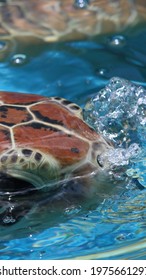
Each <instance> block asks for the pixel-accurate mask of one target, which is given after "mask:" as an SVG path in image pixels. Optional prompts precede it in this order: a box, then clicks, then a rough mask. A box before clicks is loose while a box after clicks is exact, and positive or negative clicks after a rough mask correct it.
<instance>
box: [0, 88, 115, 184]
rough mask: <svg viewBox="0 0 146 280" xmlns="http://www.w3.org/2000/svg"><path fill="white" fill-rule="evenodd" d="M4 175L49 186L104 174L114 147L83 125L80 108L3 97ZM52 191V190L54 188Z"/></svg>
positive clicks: (0, 152) (0, 155)
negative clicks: (105, 158)
mask: <svg viewBox="0 0 146 280" xmlns="http://www.w3.org/2000/svg"><path fill="white" fill-rule="evenodd" d="M0 143H1V144H0V172H1V173H2V174H8V175H11V176H13V177H16V178H20V179H23V180H25V181H28V182H30V183H32V184H33V185H34V186H36V187H38V188H39V187H41V186H43V185H45V184H47V185H49V184H50V182H51V183H52V182H53V181H54V180H56V179H57V180H58V179H60V178H70V177H74V176H76V175H77V176H84V175H85V174H89V173H92V172H93V171H97V173H98V172H99V173H100V171H102V170H103V169H104V168H105V166H102V164H101V162H100V160H99V157H100V155H101V154H102V153H103V152H105V151H106V150H107V149H109V148H110V145H109V144H108V143H107V142H106V141H105V140H104V139H103V138H102V136H100V135H98V134H97V133H96V132H95V131H94V130H93V129H92V128H91V127H89V126H88V125H87V124H86V123H85V122H84V121H83V119H82V110H81V108H80V107H79V106H78V105H76V104H74V103H72V102H70V101H68V100H65V99H62V98H60V97H51V98H46V97H42V96H38V95H32V94H30V95H29V94H18V93H10V92H0ZM50 185H51V184H50Z"/></svg>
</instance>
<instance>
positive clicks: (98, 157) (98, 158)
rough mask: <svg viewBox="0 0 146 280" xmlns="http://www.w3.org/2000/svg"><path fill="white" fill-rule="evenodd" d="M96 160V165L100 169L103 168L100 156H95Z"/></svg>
mask: <svg viewBox="0 0 146 280" xmlns="http://www.w3.org/2000/svg"><path fill="white" fill-rule="evenodd" d="M96 160H97V163H98V165H99V166H100V167H103V161H102V159H101V156H100V155H98V156H97V158H96Z"/></svg>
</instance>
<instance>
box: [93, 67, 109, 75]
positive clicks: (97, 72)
mask: <svg viewBox="0 0 146 280" xmlns="http://www.w3.org/2000/svg"><path fill="white" fill-rule="evenodd" d="M96 74H97V75H98V76H102V77H107V74H108V70H107V69H106V68H100V69H97V71H96Z"/></svg>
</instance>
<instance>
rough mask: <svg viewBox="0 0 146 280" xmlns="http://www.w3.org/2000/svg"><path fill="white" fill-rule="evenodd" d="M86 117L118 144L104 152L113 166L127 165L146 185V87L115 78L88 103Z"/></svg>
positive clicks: (98, 129) (128, 171) (129, 173)
mask: <svg viewBox="0 0 146 280" xmlns="http://www.w3.org/2000/svg"><path fill="white" fill-rule="evenodd" d="M84 119H85V121H86V122H87V123H88V124H90V125H91V126H92V127H94V128H95V130H96V131H98V132H99V133H102V134H103V135H104V136H105V137H106V138H108V139H110V140H111V141H112V142H113V143H114V146H115V149H114V150H110V151H109V152H108V153H106V154H104V155H102V157H104V158H105V157H106V160H108V161H109V162H110V163H111V166H112V168H115V167H119V166H126V168H127V172H126V173H127V175H128V176H132V177H134V178H137V179H138V180H139V182H140V183H141V184H142V185H143V186H146V151H145V150H146V90H145V89H144V88H143V87H141V86H137V85H135V84H134V83H132V82H129V81H127V80H124V79H120V78H112V79H111V80H110V82H109V84H108V85H107V86H106V87H105V88H104V89H102V90H101V91H99V92H98V94H97V95H96V96H95V97H94V98H92V99H91V100H90V101H89V102H88V103H87V104H86V106H85V109H84Z"/></svg>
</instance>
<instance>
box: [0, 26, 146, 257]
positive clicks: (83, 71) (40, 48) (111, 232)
mask: <svg viewBox="0 0 146 280" xmlns="http://www.w3.org/2000/svg"><path fill="white" fill-rule="evenodd" d="M145 45H146V27H145V26H138V27H137V28H135V30H126V31H125V32H124V34H112V35H110V36H109V35H104V36H99V37H96V38H92V39H89V40H86V41H76V42H65V43H60V44H59V43H55V44H49V43H48V44H47V43H46V44H38V45H35V47H34V46H29V44H28V45H27V46H25V47H24V46H23V45H21V44H20V45H19V46H18V47H17V46H16V45H15V44H8V42H4V41H3V42H2V41H1V42H0V58H1V62H0V77H1V80H0V89H1V90H9V91H17V92H26V93H27V92H29V93H35V94H43V95H45V96H52V95H53V96H55V95H57V96H62V97H64V98H67V99H69V100H72V101H74V102H76V103H78V104H79V105H81V106H83V107H84V105H85V104H86V103H87V102H88V101H89V100H90V98H92V97H94V96H95V95H97V92H98V91H99V90H100V89H101V88H103V87H105V85H107V84H108V83H109V79H110V78H111V77H113V76H118V77H120V78H125V79H128V80H130V81H134V82H135V83H136V84H138V85H142V86H143V87H145V86H146V49H145ZM129 106H130V104H129ZM137 129H138V127H137ZM144 137H145V135H144ZM138 141H142V142H143V143H144V141H145V139H144V138H142V139H139V138H138ZM143 149H145V144H144V145H143ZM143 161H144V159H143ZM136 164H137V165H136V166H137V168H139V170H140V171H139V170H138V172H141V173H143V174H144V173H145V164H142V165H141V161H140V160H139V161H138V162H136ZM138 165H139V166H138ZM144 178H145V177H144ZM144 180H145V179H144ZM8 184H10V187H11V182H10V181H9V180H8V181H6V182H4V180H1V189H2V191H1V193H0V195H1V204H0V206H1V210H0V214H1V213H2V212H3V208H4V207H5V206H4V204H5V203H6V202H7V204H8V205H9V203H12V205H13V203H14V204H16V205H17V204H19V203H20V202H21V203H22V205H24V211H25V210H26V213H24V217H23V218H22V217H19V220H18V222H17V223H16V224H14V225H6V222H5V225H1V226H0V240H1V241H0V259H68V258H69V259H70V258H71V259H75V258H81V259H123V258H124V259H146V190H145V188H144V187H143V186H142V185H144V184H145V183H143V184H141V182H140V180H139V181H138V180H137V175H136V179H135V180H134V179H133V181H130V183H129V184H128V183H127V181H125V184H124V185H120V184H118V185H117V186H115V188H114V191H112V192H111V191H110V190H108V189H107V190H103V191H101V193H100V195H99V196H98V198H97V200H96V198H95V200H94V201H91V200H89V201H88V202H86V203H84V205H82V203H81V201H80V200H78V198H76V202H75V201H73V202H72V203H70V201H69V202H68V201H67V199H66V197H65V198H64V207H63V211H61V212H60V207H62V206H60V201H61V200H60V199H58V198H57V199H55V200H51V198H50V197H49V198H47V196H46V193H45V194H44V193H43V194H40V193H36V192H35V191H34V190H32V191H31V190H30V193H28V194H27V193H26V194H25V195H21V196H19V195H18V196H17V195H16V197H13V196H11V197H10V196H9V200H10V201H7V200H8V198H7V197H4V194H3V193H4V188H5V185H7V187H8ZM20 185H21V188H22V184H21V183H20V182H13V183H12V186H13V187H15V186H16V188H17V190H18V189H19V186H20ZM24 189H25V184H24ZM52 197H54V194H52ZM54 201H55V202H54ZM21 203H20V204H21ZM30 204H31V206H33V207H32V209H31V210H30ZM32 204H33V205H32ZM19 206H20V208H19V207H18V208H16V212H17V213H16V216H17V215H18V214H19V210H21V211H22V209H21V205H19ZM27 208H28V210H30V211H27ZM61 210H62V208H61Z"/></svg>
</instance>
